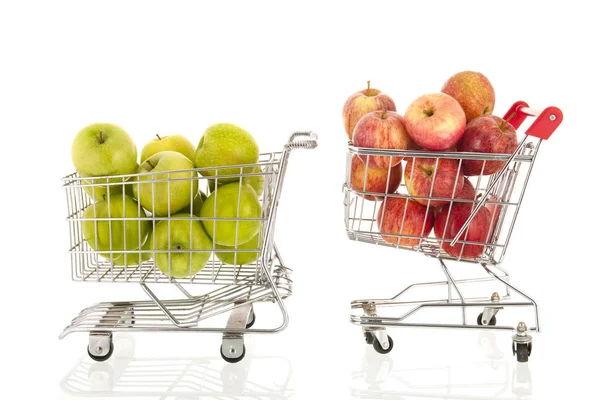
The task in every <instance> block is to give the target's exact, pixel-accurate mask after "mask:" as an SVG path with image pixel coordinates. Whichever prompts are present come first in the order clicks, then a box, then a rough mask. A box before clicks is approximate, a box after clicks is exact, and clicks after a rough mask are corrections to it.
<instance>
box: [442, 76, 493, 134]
mask: <svg viewBox="0 0 600 400" xmlns="http://www.w3.org/2000/svg"><path fill="white" fill-rule="evenodd" d="M442 93H446V94H447V95H449V96H452V97H453V98H455V99H456V100H457V101H458V102H459V103H460V106H461V107H462V109H463V110H464V112H465V116H466V117H467V122H469V121H471V120H472V119H474V118H477V117H479V116H481V115H490V114H491V113H492V111H494V103H495V102H496V95H495V94H494V88H493V87H492V84H491V83H490V81H489V80H488V78H486V77H485V76H484V75H483V74H482V73H480V72H473V71H463V72H459V73H458V74H454V75H452V76H451V77H450V79H448V80H447V81H446V83H444V86H442Z"/></svg>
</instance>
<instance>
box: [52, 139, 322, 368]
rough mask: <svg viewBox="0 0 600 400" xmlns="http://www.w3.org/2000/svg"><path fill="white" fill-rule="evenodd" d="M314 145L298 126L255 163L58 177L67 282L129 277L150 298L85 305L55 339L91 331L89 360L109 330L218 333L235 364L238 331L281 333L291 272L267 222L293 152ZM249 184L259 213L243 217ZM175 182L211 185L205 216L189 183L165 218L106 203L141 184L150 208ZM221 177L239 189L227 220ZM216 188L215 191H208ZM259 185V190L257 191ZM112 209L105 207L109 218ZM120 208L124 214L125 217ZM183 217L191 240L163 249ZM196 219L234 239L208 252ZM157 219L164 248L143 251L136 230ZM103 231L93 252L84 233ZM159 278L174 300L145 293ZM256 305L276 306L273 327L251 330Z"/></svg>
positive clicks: (109, 347)
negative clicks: (177, 210) (182, 200)
mask: <svg viewBox="0 0 600 400" xmlns="http://www.w3.org/2000/svg"><path fill="white" fill-rule="evenodd" d="M315 147H317V136H316V134H314V133H311V132H297V133H294V134H293V135H292V136H291V137H290V139H289V142H288V143H287V144H286V145H285V146H284V149H283V151H282V152H274V153H266V154H261V155H260V157H259V160H258V162H257V163H256V164H244V165H238V166H227V167H219V168H203V169H202V170H200V169H195V170H185V171H171V172H168V173H148V174H133V175H123V176H116V177H115V176H111V177H99V178H94V181H93V182H90V180H89V178H82V177H80V176H79V175H78V174H76V173H74V174H71V175H68V176H67V177H65V178H63V181H64V188H65V190H66V198H67V209H68V218H67V219H68V223H69V230H70V248H69V253H70V258H71V271H72V279H73V280H75V281H79V282H100V283H118V282H122V283H136V284H138V285H140V286H141V287H142V289H143V291H144V292H145V293H146V294H147V295H148V297H149V299H147V300H145V301H131V302H129V301H127V302H125V301H121V302H103V303H99V304H95V305H93V306H91V307H88V308H85V309H83V310H82V311H81V312H80V313H79V315H77V317H76V318H75V319H73V320H72V321H71V323H70V325H69V326H67V327H66V328H65V329H64V331H63V332H62V334H61V335H60V336H59V338H60V339H62V338H64V337H65V336H67V335H68V334H70V333H73V332H89V344H88V353H89V355H90V357H91V358H92V359H94V360H96V361H104V360H106V359H108V358H109V357H110V356H111V354H112V351H113V343H112V334H113V332H123V331H127V332H141V331H162V332H166V331H169V332H217V333H222V334H223V341H222V345H221V356H222V357H223V358H224V359H225V360H226V361H228V362H238V361H240V360H241V359H242V358H243V357H244V355H245V346H244V339H243V337H244V336H243V335H244V334H248V333H276V332H279V331H281V330H283V329H285V327H286V326H287V324H288V314H287V311H286V308H285V305H284V303H283V300H284V299H285V298H286V297H288V296H290V295H291V294H292V280H291V272H292V270H291V269H289V268H287V267H286V266H285V264H284V263H283V260H282V258H281V255H280V253H279V251H278V249H277V246H276V245H275V242H274V229H275V219H276V214H277V208H278V203H279V198H280V195H281V190H282V187H283V180H284V176H285V172H286V168H287V164H288V159H289V155H290V153H291V151H292V150H294V149H300V148H304V149H313V148H315ZM198 172H201V174H198ZM143 179H146V180H143ZM251 180H252V182H253V183H254V185H256V182H260V187H261V188H262V194H261V195H260V197H259V198H258V202H259V203H260V206H261V210H262V211H261V212H260V213H261V215H260V216H259V217H258V218H249V217H243V216H244V215H245V214H243V213H240V209H241V207H242V205H241V204H240V203H241V200H240V199H241V198H242V195H241V194H239V193H241V188H242V185H243V184H245V183H246V182H247V183H250V182H251ZM193 181H197V182H198V185H197V186H196V185H195V184H191V183H192V182H193ZM181 182H183V183H188V187H189V188H196V187H198V188H200V189H201V190H205V191H206V192H205V193H210V192H211V190H210V189H211V188H212V189H213V191H214V194H215V196H216V198H215V199H214V208H215V209H214V212H213V214H212V216H210V217H207V216H205V217H198V216H196V215H195V214H198V213H197V212H196V211H197V210H196V211H195V210H193V205H194V204H197V203H195V201H193V200H194V199H195V198H196V196H199V192H198V191H197V190H193V189H188V190H189V192H190V193H189V196H190V201H191V203H192V205H191V206H190V208H191V209H190V210H188V211H189V213H188V214H187V216H184V217H177V216H173V215H171V213H169V215H171V216H163V217H159V216H156V215H150V213H149V212H147V211H145V210H143V209H142V210H141V212H140V211H139V209H138V211H137V214H136V213H135V212H134V213H131V212H130V209H127V208H126V207H125V206H123V207H121V211H120V212H119V210H118V208H119V207H117V206H114V205H113V203H112V202H111V196H112V197H113V199H115V198H117V199H123V200H122V201H123V204H125V197H126V196H125V194H126V193H131V192H135V189H136V187H137V190H138V193H141V192H140V190H141V187H142V186H143V185H150V186H151V193H152V199H153V200H152V201H153V203H152V205H153V206H154V205H155V203H154V201H155V200H154V199H155V198H156V199H157V200H156V201H158V198H159V197H158V196H159V195H160V193H163V194H170V193H172V192H171V190H162V189H164V188H165V186H164V185H167V186H166V187H167V188H168V189H170V188H171V185H176V184H180V183H181ZM235 182H237V183H235ZM227 183H229V184H234V183H235V184H237V185H239V190H240V192H238V194H237V200H236V201H237V213H235V214H234V215H233V216H230V217H222V216H221V217H219V216H218V215H220V214H218V212H217V210H216V207H217V201H218V200H217V199H218V194H219V189H218V188H219V187H220V185H222V184H227ZM160 185H163V186H160ZM214 188H217V189H216V191H215V189H214ZM259 191H260V190H257V191H256V193H258V192H259ZM88 193H89V194H90V195H88ZM91 195H93V196H96V195H101V196H102V199H104V200H106V201H105V202H106V203H108V204H110V207H108V210H109V211H108V216H106V215H105V214H102V210H101V206H98V204H99V203H95V202H93V201H92V200H91V198H90V197H91ZM186 195H188V194H186ZM170 200H171V199H167V204H171V202H170ZM119 201H121V200H119ZM117 205H118V204H117ZM90 207H91V208H92V210H93V215H92V216H91V217H90V213H89V212H88V214H87V215H86V213H85V210H86V209H90ZM111 207H113V214H112V215H111V214H110V209H111ZM140 208H141V207H140ZM123 210H125V211H127V212H130V213H129V214H128V215H127V214H126V213H124V212H123ZM134 211H135V208H134ZM131 214H134V216H131ZM178 215H179V214H178ZM184 215H185V214H184ZM182 222H183V223H184V224H186V226H187V224H189V226H190V228H189V233H188V234H187V240H189V246H188V245H184V246H180V245H177V246H171V242H170V240H175V239H172V236H171V235H172V234H173V233H172V232H171V227H172V226H175V225H176V224H178V225H180V224H181V223H182ZM198 223H201V224H203V225H204V227H212V228H213V230H212V232H213V233H214V232H216V231H217V230H218V229H223V230H225V229H229V228H231V227H233V230H232V232H234V233H235V245H233V246H230V247H227V246H219V245H218V244H217V243H215V241H214V236H215V235H214V234H213V235H212V236H213V239H212V241H213V242H212V245H211V246H209V248H206V247H198V246H197V245H196V242H195V240H196V239H195V236H194V233H192V228H193V225H194V224H198ZM86 224H87V225H86ZM160 224H167V226H168V230H169V234H168V238H169V239H168V240H169V246H168V247H167V249H168V250H160V251H159V250H157V249H162V247H159V246H158V245H154V244H153V245H152V246H151V247H150V248H149V249H144V247H143V243H142V242H143V238H142V236H143V235H142V232H143V231H144V233H146V231H153V232H156V229H157V226H159V225H160ZM250 225H252V226H256V225H258V228H257V230H258V233H257V236H255V237H256V238H257V239H256V240H255V241H254V242H253V241H252V240H250V241H247V242H246V244H244V243H242V240H241V239H240V235H241V232H242V229H243V227H247V226H250ZM143 227H145V228H146V229H144V228H143ZM86 228H87V229H88V235H87V236H86V233H85V230H86ZM90 229H93V231H95V232H94V235H92V236H90V235H89V230H90ZM173 229H174V228H173ZM186 229H187V228H186ZM101 230H104V232H105V233H106V231H108V232H109V234H108V237H109V242H110V248H109V249H108V250H106V249H103V250H104V251H95V250H93V248H99V247H98V246H91V245H90V243H88V240H86V237H88V238H90V237H98V235H99V231H101ZM207 230H208V229H207ZM131 231H133V232H134V234H133V237H135V238H136V239H135V240H136V241H139V246H138V245H136V246H134V248H135V250H130V249H131V247H132V245H131V243H130V245H129V246H127V243H126V242H127V240H128V239H129V240H130V241H131V239H130V238H131V237H132V235H131ZM184 231H185V229H184ZM121 232H122V233H121ZM184 233H185V232H184ZM147 237H148V239H147V240H151V239H150V237H152V234H151V233H150V234H148V236H147ZM184 237H186V236H185V234H184ZM157 241H158V239H157ZM192 242H193V243H192ZM238 243H242V244H238ZM248 243H250V245H248ZM184 244H185V243H184ZM92 245H94V243H92ZM96 245H97V243H96ZM119 246H120V247H119ZM249 254H254V255H255V257H253V258H255V261H253V262H251V263H247V264H245V263H241V262H237V260H238V259H241V258H242V257H245V258H246V259H248V258H247V256H248V255H249ZM221 255H228V256H229V257H233V261H228V262H229V264H227V263H225V262H223V261H221V259H222V258H224V257H220V256H221ZM182 256H183V257H184V260H186V259H187V260H189V261H188V262H189V270H188V269H185V271H186V272H185V273H183V274H181V273H178V274H176V273H175V263H176V261H175V258H176V257H179V258H178V259H179V260H180V259H181V257H182ZM125 257H127V258H126V259H125ZM158 257H167V258H168V269H166V270H164V272H163V271H161V270H160V269H159V267H160V265H159V266H158V267H157V263H156V262H155V260H156V259H158ZM196 257H206V258H208V257H210V258H209V259H208V261H207V262H206V264H205V266H204V267H203V268H202V269H201V270H199V271H197V270H196V269H197V268H196V267H195V264H196V261H195V260H196ZM163 260H164V258H163ZM123 264H125V265H123ZM239 264H242V265H239ZM186 268H187V267H186ZM163 269H164V268H163ZM180 272H181V271H180ZM161 283H163V284H164V283H166V284H169V285H170V286H171V287H173V288H175V289H176V291H177V293H178V296H177V297H176V298H169V299H165V298H164V296H159V295H158V294H157V292H155V291H154V290H151V289H150V286H151V285H155V284H161ZM195 284H200V285H203V284H204V285H211V286H210V289H209V290H208V291H206V292H205V293H203V294H192V293H191V290H190V288H191V287H192V286H193V285H195ZM186 286H187V288H186ZM161 297H163V298H161ZM256 302H272V303H274V304H276V305H277V307H278V308H279V310H280V311H281V315H282V322H281V324H280V325H278V326H275V327H272V328H261V329H257V328H252V325H253V324H254V321H255V318H256V317H255V314H254V308H253V304H254V303H256ZM226 312H230V314H229V318H228V320H227V323H226V326H222V325H221V326H219V325H216V323H215V318H214V317H216V316H219V315H221V314H223V313H226Z"/></svg>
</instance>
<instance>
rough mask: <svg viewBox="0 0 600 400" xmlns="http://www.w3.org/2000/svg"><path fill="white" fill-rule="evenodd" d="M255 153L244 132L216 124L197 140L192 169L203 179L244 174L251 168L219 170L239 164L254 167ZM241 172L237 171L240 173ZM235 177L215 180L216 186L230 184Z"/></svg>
mask: <svg viewBox="0 0 600 400" xmlns="http://www.w3.org/2000/svg"><path fill="white" fill-rule="evenodd" d="M258 156H259V151H258V144H257V143H256V140H254V138H253V137H252V135H251V134H250V133H248V132H247V131H246V130H244V129H242V128H240V127H239V126H237V125H233V124H226V123H220V124H215V125H211V126H209V127H208V128H207V129H206V131H205V132H204V135H202V137H201V138H200V142H199V143H198V148H197V149H196V153H195V156H194V160H193V161H194V164H195V165H196V168H208V169H205V170H201V171H200V174H202V175H203V176H223V175H239V174H240V173H247V172H250V171H251V170H253V169H254V167H244V168H240V167H236V168H219V169H218V175H217V170H216V168H217V167H224V166H229V165H241V164H255V163H256V162H257V161H258ZM240 169H241V171H240ZM236 180H239V177H230V178H219V182H220V183H225V182H234V181H236Z"/></svg>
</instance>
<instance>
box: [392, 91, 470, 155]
mask: <svg viewBox="0 0 600 400" xmlns="http://www.w3.org/2000/svg"><path fill="white" fill-rule="evenodd" d="M404 125H405V126H406V130H407V131H408V134H409V135H410V137H411V138H412V139H413V140H414V141H415V143H417V144H418V145H419V146H421V147H424V148H425V149H428V150H435V151H439V150H446V149H449V148H451V147H452V146H454V145H455V144H456V143H457V142H458V141H459V140H460V138H461V136H462V134H463V132H464V130H465V125H466V119H465V112H464V111H463V109H462V108H461V106H460V104H458V101H456V100H454V99H453V98H452V97H450V96H448V95H447V94H444V93H432V94H426V95H424V96H421V97H419V98H418V99H416V100H415V101H413V102H412V103H411V104H410V106H408V108H407V109H406V112H405V113H404Z"/></svg>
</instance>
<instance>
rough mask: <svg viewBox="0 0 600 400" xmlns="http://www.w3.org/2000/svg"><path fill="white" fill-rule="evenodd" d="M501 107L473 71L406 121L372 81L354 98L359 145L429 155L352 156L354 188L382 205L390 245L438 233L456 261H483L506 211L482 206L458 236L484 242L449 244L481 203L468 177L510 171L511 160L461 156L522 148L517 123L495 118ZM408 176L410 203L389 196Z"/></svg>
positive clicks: (353, 136) (352, 132)
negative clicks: (434, 154)
mask: <svg viewBox="0 0 600 400" xmlns="http://www.w3.org/2000/svg"><path fill="white" fill-rule="evenodd" d="M494 103H495V93H494V88H493V87H492V84H491V83H490V81H489V80H488V79H487V78H486V77H485V76H484V75H483V74H481V73H479V72H473V71H464V72H459V73H457V74H455V75H453V76H452V77H450V78H449V79H448V80H447V81H446V82H445V83H444V85H443V86H442V89H441V92H440V93H430V94H426V95H424V96H421V97H419V98H417V99H416V100H414V101H413V102H412V103H411V104H410V105H409V106H408V108H406V111H405V112H404V115H401V114H400V113H398V112H397V110H396V104H395V103H394V101H393V100H392V99H391V97H390V96H388V95H386V94H384V93H382V92H381V91H380V90H377V89H374V88H371V87H370V83H367V89H365V90H361V91H359V92H356V93H354V94H353V95H352V96H350V97H349V98H348V100H347V101H346V104H344V109H343V119H344V127H345V129H346V133H347V134H348V138H349V139H350V140H351V142H352V143H353V145H354V146H356V147H363V148H374V149H387V150H417V151H420V152H421V151H422V157H404V156H402V154H398V157H396V156H395V155H392V156H390V155H364V154H361V155H354V156H353V158H352V169H351V179H350V187H351V188H352V189H353V190H355V191H356V192H358V193H359V194H361V195H363V197H364V198H365V199H367V200H371V201H380V203H381V204H380V205H379V210H378V212H377V224H378V227H379V232H380V233H381V234H382V238H383V239H384V240H385V241H387V242H389V243H392V244H394V245H398V246H404V247H414V246H418V245H419V244H420V243H421V242H422V240H423V238H425V237H428V236H429V235H430V234H431V232H432V230H433V233H434V235H435V237H436V238H437V239H438V240H439V241H440V242H441V246H442V249H443V250H444V251H445V252H446V253H448V254H449V255H451V256H454V257H460V258H477V257H479V256H481V254H482V253H483V251H484V248H485V246H484V245H483V244H484V243H488V242H489V239H490V235H491V234H492V232H493V228H494V226H495V224H496V222H497V219H498V215H499V214H500V206H499V205H494V204H488V205H486V207H482V208H481V209H480V210H479V211H478V212H477V214H476V215H475V217H474V218H473V219H472V220H471V222H470V224H469V228H468V229H467V230H466V231H465V232H464V233H463V234H462V235H461V236H460V237H459V240H461V241H467V242H476V243H481V244H464V243H457V244H455V245H454V246H451V245H450V241H451V240H452V239H454V237H455V236H456V234H457V233H458V232H459V230H460V229H461V227H462V226H463V224H464V223H465V221H466V220H467V219H468V218H469V216H470V215H471V212H472V210H473V208H474V207H475V204H476V202H478V201H479V200H480V199H479V198H478V194H477V191H476V190H475V188H474V186H473V184H472V182H471V181H470V180H469V177H477V179H478V177H479V176H486V175H492V174H495V173H497V172H499V171H500V170H501V169H502V167H503V166H504V161H489V160H488V161H485V163H484V161H483V160H466V159H463V160H462V161H461V157H460V154H459V153H460V152H475V153H503V154H511V153H513V152H514V151H515V150H516V149H517V146H518V144H517V134H516V131H515V128H514V127H513V126H512V125H511V124H510V122H509V121H508V120H503V119H502V118H499V117H497V116H494V115H492V112H493V111H494ZM428 152H456V153H457V154H456V158H435V157H431V158H429V157H427V156H428ZM402 178H404V184H405V185H404V186H405V187H406V190H407V191H408V196H409V198H407V197H394V196H386V193H389V194H391V193H397V192H398V189H399V188H400V187H401V183H402ZM365 192H368V194H365ZM379 194H381V195H379ZM457 199H460V200H458V201H455V200H457ZM461 200H462V201H461ZM488 200H489V201H492V202H497V201H498V199H495V198H493V197H492V198H490V199H488ZM392 235H393V236H392Z"/></svg>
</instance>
